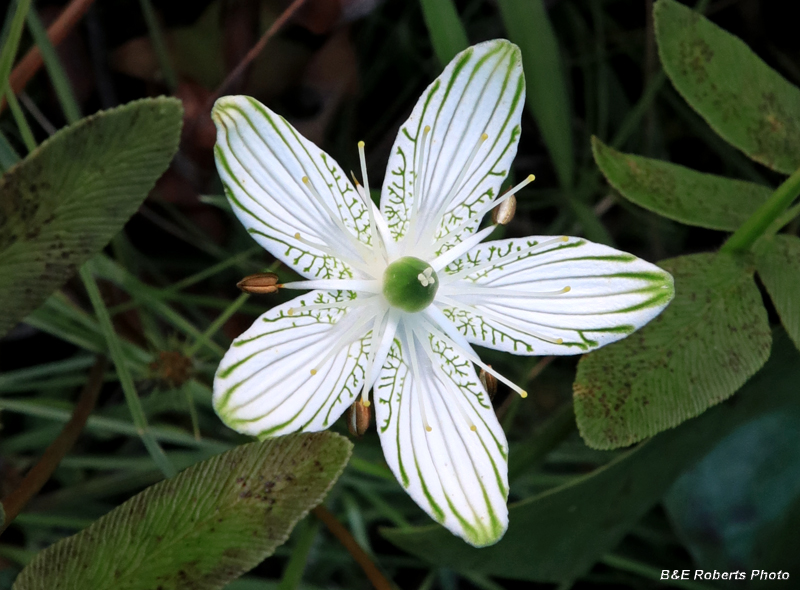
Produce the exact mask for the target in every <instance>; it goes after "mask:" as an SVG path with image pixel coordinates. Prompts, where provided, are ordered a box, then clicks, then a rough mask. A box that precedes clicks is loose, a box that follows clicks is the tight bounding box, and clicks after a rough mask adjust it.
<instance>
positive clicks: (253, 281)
mask: <svg viewBox="0 0 800 590" xmlns="http://www.w3.org/2000/svg"><path fill="white" fill-rule="evenodd" d="M236 286H237V287H239V289H241V290H242V291H244V292H245V293H255V294H265V293H276V292H277V291H278V289H280V288H281V287H283V285H280V284H278V275H276V274H275V273H274V272H260V273H257V274H254V275H248V276H246V277H245V278H243V279H242V280H241V281H239V282H238V283H236Z"/></svg>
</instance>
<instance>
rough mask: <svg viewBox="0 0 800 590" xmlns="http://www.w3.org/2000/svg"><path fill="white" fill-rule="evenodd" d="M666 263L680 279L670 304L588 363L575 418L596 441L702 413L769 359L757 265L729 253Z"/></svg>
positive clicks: (627, 437) (616, 440)
mask: <svg viewBox="0 0 800 590" xmlns="http://www.w3.org/2000/svg"><path fill="white" fill-rule="evenodd" d="M659 266H661V267H662V268H664V269H665V270H667V271H669V272H670V273H671V274H672V276H673V277H674V278H675V299H674V300H673V301H672V303H671V304H670V306H669V307H668V308H667V309H666V310H665V311H664V313H662V314H661V315H659V316H658V317H657V318H656V319H655V320H653V321H652V322H650V323H649V324H647V325H646V326H645V327H644V328H642V329H641V330H639V331H638V332H635V333H633V334H631V335H630V336H628V337H627V338H626V339H624V340H621V341H619V342H615V343H614V344H611V345H609V346H606V347H604V348H601V349H600V350H597V351H595V352H592V353H590V354H587V355H586V356H584V357H583V358H582V359H581V361H580V363H578V374H577V376H576V378H575V383H574V385H573V389H574V394H575V416H576V419H577V422H578V428H579V430H580V432H581V435H582V436H583V439H584V440H585V441H586V444H588V445H589V446H590V447H595V448H599V449H612V448H618V447H625V446H628V445H630V444H632V443H635V442H638V441H640V440H642V439H644V438H647V437H649V436H653V435H654V434H656V433H658V432H661V431H662V430H665V429H667V428H671V427H673V426H677V425H678V424H680V423H681V422H683V421H684V420H688V419H689V418H692V417H694V416H697V415H698V414H701V413H702V412H704V411H705V410H706V409H708V408H709V407H710V406H713V405H714V404H717V403H719V402H721V401H722V400H724V399H727V398H728V397H730V396H731V395H733V394H734V393H735V392H736V390H737V389H739V388H740V387H741V386H742V385H743V384H744V382H745V381H747V379H749V378H750V377H751V376H752V375H753V374H754V373H755V372H756V371H758V369H760V368H761V366H762V365H763V364H764V363H765V362H766V361H767V358H768V357H769V350H770V345H771V341H772V340H771V337H770V330H769V320H768V318H767V311H766V310H765V309H764V305H763V303H762V301H761V294H760V293H759V291H758V287H756V284H755V281H754V280H753V270H754V269H752V268H749V267H747V266H745V265H744V264H743V263H741V262H740V261H738V260H737V259H735V258H733V257H732V256H729V255H724V254H716V255H715V254H695V255H691V256H681V257H679V258H672V259H670V260H665V261H664V262H662V263H660V264H659Z"/></svg>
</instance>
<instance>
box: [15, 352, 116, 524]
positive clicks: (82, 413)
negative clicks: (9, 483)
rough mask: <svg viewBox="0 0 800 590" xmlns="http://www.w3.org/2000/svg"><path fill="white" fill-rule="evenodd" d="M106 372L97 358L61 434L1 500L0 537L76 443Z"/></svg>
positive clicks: (104, 362) (104, 366) (104, 360)
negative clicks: (3, 516)
mask: <svg viewBox="0 0 800 590" xmlns="http://www.w3.org/2000/svg"><path fill="white" fill-rule="evenodd" d="M105 370H106V359H105V357H102V356H101V357H98V358H97V361H96V362H95V364H94V366H93V367H92V369H91V371H90V372H89V379H88V380H87V381H86V385H85V386H84V387H83V391H81V395H80V398H78V403H77V404H76V405H75V409H74V410H73V412H72V418H70V420H69V422H67V423H66V424H65V425H64V428H63V429H62V430H61V434H59V435H58V438H56V439H55V440H54V441H53V442H52V443H51V444H50V446H48V447H47V449H46V450H45V452H44V454H43V455H42V458H41V459H39V462H38V463H36V465H34V466H33V468H32V469H31V470H30V471H29V472H28V474H27V475H26V476H25V478H24V479H23V480H22V482H21V483H20V484H19V487H17V489H15V490H14V491H13V492H11V493H10V494H9V495H8V496H6V497H5V498H3V510H4V511H5V516H6V518H5V522H4V523H3V526H2V528H0V534H2V532H3V531H5V530H6V528H7V527H8V525H9V523H10V522H11V521H13V520H14V519H15V518H16V517H17V515H18V514H19V513H20V512H21V511H22V509H23V508H25V506H26V505H27V504H28V502H30V500H31V498H33V497H34V496H35V495H36V494H37V493H39V490H41V489H42V486H44V484H45V483H47V480H48V479H50V476H51V475H52V474H53V472H54V471H55V470H56V467H58V465H59V463H61V460H62V459H63V458H64V456H65V455H66V454H67V453H68V452H69V450H70V449H71V448H72V445H74V444H75V441H76V440H78V436H80V433H81V432H82V431H83V427H84V426H85V425H86V420H88V419H89V414H91V413H92V410H93V409H94V405H95V403H96V402H97V396H98V394H99V393H100V388H101V387H102V386H103V374H104V373H105Z"/></svg>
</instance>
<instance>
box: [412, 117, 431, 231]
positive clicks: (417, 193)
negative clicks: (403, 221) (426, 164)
mask: <svg viewBox="0 0 800 590" xmlns="http://www.w3.org/2000/svg"><path fill="white" fill-rule="evenodd" d="M430 131H431V126H430V125H425V128H424V129H423V130H422V139H421V140H420V145H419V156H418V157H417V161H416V163H415V166H414V189H413V190H414V195H413V198H412V199H411V205H409V208H408V219H409V221H408V230H407V232H406V235H409V236H410V235H411V234H412V232H413V230H414V229H415V228H416V224H417V215H416V211H415V209H416V210H417V211H419V210H421V209H422V194H421V191H422V186H421V183H422V180H421V178H422V162H423V160H424V158H425V146H426V145H427V143H426V140H427V139H428V133H430Z"/></svg>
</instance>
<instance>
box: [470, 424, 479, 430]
mask: <svg viewBox="0 0 800 590" xmlns="http://www.w3.org/2000/svg"><path fill="white" fill-rule="evenodd" d="M469 429H470V430H471V431H472V432H478V427H477V426H475V425H474V424H473V425H472V426H470V427H469Z"/></svg>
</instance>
